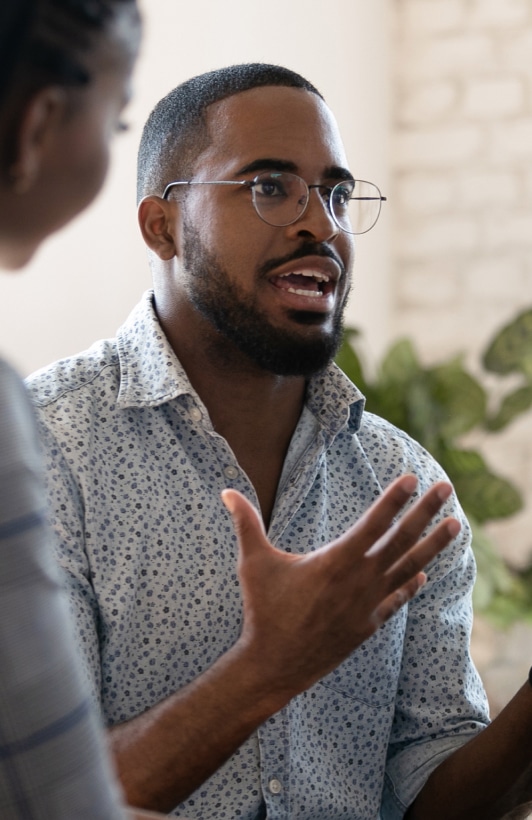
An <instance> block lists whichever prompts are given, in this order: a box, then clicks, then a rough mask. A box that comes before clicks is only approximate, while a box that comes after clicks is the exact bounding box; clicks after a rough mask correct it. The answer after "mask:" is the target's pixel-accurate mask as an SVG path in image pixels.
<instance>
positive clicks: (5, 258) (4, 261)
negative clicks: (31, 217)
mask: <svg viewBox="0 0 532 820" xmlns="http://www.w3.org/2000/svg"><path fill="white" fill-rule="evenodd" d="M38 247H39V245H38V243H37V244H35V245H30V244H28V243H24V245H21V246H19V245H16V246H13V245H9V246H6V247H2V246H1V245H0V268H3V269H4V270H5V271H19V270H21V269H22V268H25V267H26V265H27V264H28V263H29V262H31V260H32V259H33V257H34V255H35V253H36V251H37V248H38Z"/></svg>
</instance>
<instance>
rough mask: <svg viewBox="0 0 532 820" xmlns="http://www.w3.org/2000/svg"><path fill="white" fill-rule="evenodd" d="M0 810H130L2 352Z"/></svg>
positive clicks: (107, 813)
mask: <svg viewBox="0 0 532 820" xmlns="http://www.w3.org/2000/svg"><path fill="white" fill-rule="evenodd" d="M0 453H1V454H2V455H1V459H0V657H1V659H2V664H1V670H0V816H1V817H2V820H11V819H12V818H13V820H14V819H15V818H17V820H19V818H21V817H25V818H28V820H45V818H46V819H47V820H49V818H52V817H53V818H54V820H62V818H64V820H67V818H68V820H71V818H73V817H76V818H78V820H88V818H91V820H96V819H98V820H104V819H105V820H122V818H123V817H124V812H123V809H122V807H121V801H120V795H119V792H118V787H117V785H116V784H115V782H114V781H113V780H112V778H111V774H110V772H111V768H112V767H111V761H110V758H109V756H108V754H107V751H106V749H105V746H104V740H103V735H102V733H101V729H100V727H99V723H98V719H97V716H96V714H95V712H94V708H93V706H92V704H91V702H90V699H89V695H88V692H87V690H86V687H85V685H84V683H83V678H82V675H81V673H80V669H79V663H78V658H77V654H76V646H75V642H74V638H73V635H72V632H71V630H70V616H69V612H68V606H67V603H66V600H65V598H64V594H63V592H62V590H61V586H60V583H59V574H58V571H57V566H56V564H55V561H54V559H53V556H52V548H51V543H50V534H49V530H48V525H47V523H46V503H45V501H44V493H43V488H42V472H41V464H40V455H39V450H38V442H37V437H36V430H35V422H34V418H33V415H32V412H31V408H30V406H29V402H28V400H27V398H26V394H25V392H24V389H23V386H22V384H21V382H20V380H19V379H18V377H16V375H15V374H14V372H13V371H12V370H11V369H10V368H9V367H8V366H7V365H5V363H3V362H0Z"/></svg>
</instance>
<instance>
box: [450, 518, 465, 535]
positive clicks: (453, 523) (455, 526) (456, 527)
mask: <svg viewBox="0 0 532 820" xmlns="http://www.w3.org/2000/svg"><path fill="white" fill-rule="evenodd" d="M461 529H462V525H461V524H460V522H459V521H457V520H456V518H452V519H451V520H450V521H449V523H448V524H447V531H448V533H449V535H450V536H451V537H452V538H456V536H457V535H458V533H459V532H460V530H461Z"/></svg>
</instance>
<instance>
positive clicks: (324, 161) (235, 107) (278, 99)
mask: <svg viewBox="0 0 532 820" xmlns="http://www.w3.org/2000/svg"><path fill="white" fill-rule="evenodd" d="M207 127H208V129H209V134H210V144H209V146H208V147H207V149H206V150H205V151H204V152H203V153H202V154H201V155H200V157H199V158H198V163H197V165H196V169H197V170H198V171H200V172H202V171H208V170H209V169H210V168H212V169H213V171H214V169H215V168H217V169H218V168H220V166H227V167H228V170H229V169H232V170H235V169H236V167H244V166H245V165H247V164H249V163H250V162H253V161H254V160H256V159H258V158H276V159H282V160H286V161H289V162H293V163H294V165H295V166H296V167H297V168H298V169H299V170H300V171H301V172H302V173H304V172H305V171H306V172H307V173H312V172H315V173H320V172H321V170H322V169H325V168H328V167H330V166H343V167H347V160H346V156H345V150H344V147H343V144H342V140H341V138H340V133H339V131H338V126H337V124H336V120H335V119H334V116H333V114H332V112H331V111H330V109H329V108H328V106H327V105H326V104H325V103H324V102H323V100H322V99H320V97H318V96H317V95H316V94H313V93H312V92H310V91H305V90H303V89H300V88H285V87H278V86H264V87H261V88H253V89H250V90H248V91H243V92H240V93H239V94H234V95H233V96H231V97H228V98H227V99H225V100H221V101H220V102H218V103H214V104H213V105H211V106H210V108H209V109H208V112H207Z"/></svg>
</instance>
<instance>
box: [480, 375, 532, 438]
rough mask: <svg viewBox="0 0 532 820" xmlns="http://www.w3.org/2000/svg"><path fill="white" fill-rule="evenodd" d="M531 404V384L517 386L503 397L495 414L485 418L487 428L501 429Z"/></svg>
mask: <svg viewBox="0 0 532 820" xmlns="http://www.w3.org/2000/svg"><path fill="white" fill-rule="evenodd" d="M531 406H532V385H531V386H527V387H519V388H518V389H517V390H514V392H513V393H509V394H508V395H507V396H505V397H504V399H503V401H502V402H501V405H500V407H499V409H498V411H497V413H496V414H494V415H492V416H490V417H488V418H487V419H486V424H485V426H486V429H487V430H493V431H495V430H502V428H503V427H506V426H507V425H508V424H510V422H511V421H513V420H514V419H515V418H516V416H520V415H521V414H522V413H525V412H526V411H527V410H529V409H530V407H531Z"/></svg>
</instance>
